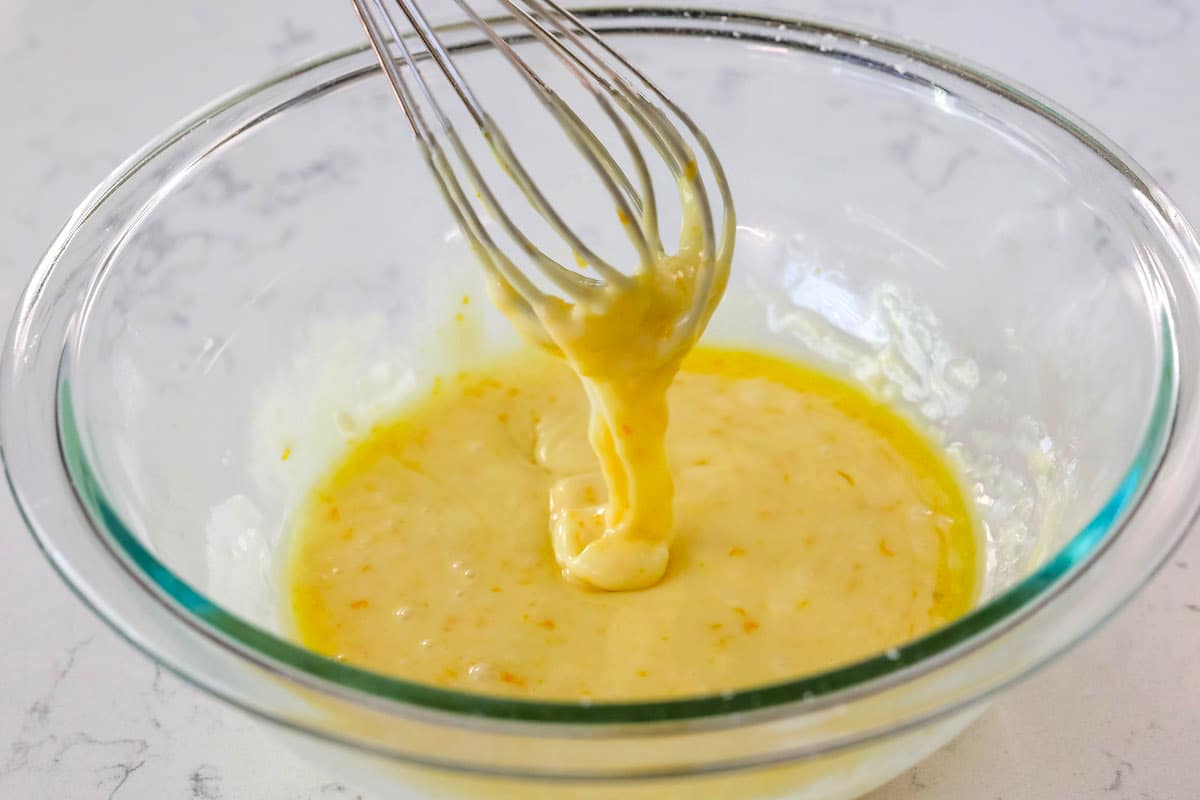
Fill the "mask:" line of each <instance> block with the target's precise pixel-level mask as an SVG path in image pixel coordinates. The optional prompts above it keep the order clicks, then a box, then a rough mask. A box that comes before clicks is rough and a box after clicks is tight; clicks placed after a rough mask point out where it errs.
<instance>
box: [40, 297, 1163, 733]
mask: <svg viewBox="0 0 1200 800" xmlns="http://www.w3.org/2000/svg"><path fill="white" fill-rule="evenodd" d="M1162 326H1163V331H1162V332H1163V335H1164V337H1165V341H1167V342H1168V343H1170V341H1171V340H1170V332H1171V331H1170V322H1169V320H1167V319H1165V318H1164V319H1163V321H1162ZM1163 351H1164V358H1163V363H1162V368H1161V370H1160V373H1159V384H1158V392H1157V394H1156V397H1155V402H1154V406H1153V412H1152V416H1151V419H1150V424H1149V426H1148V430H1147V432H1146V436H1145V437H1144V438H1143V440H1142V445H1141V447H1140V448H1139V450H1138V453H1137V455H1136V456H1135V458H1134V461H1133V464H1132V465H1131V466H1130V468H1129V470H1128V471H1127V472H1126V473H1125V477H1124V478H1123V479H1122V480H1121V482H1120V484H1118V485H1117V487H1116V489H1115V490H1114V492H1113V494H1112V495H1111V496H1110V497H1109V499H1108V501H1107V502H1106V503H1105V504H1104V506H1103V507H1102V508H1101V509H1100V510H1099V511H1098V512H1097V513H1096V515H1095V516H1094V517H1093V518H1092V519H1091V521H1090V522H1088V524H1087V525H1086V526H1084V527H1083V529H1082V530H1080V531H1079V533H1077V534H1076V535H1075V536H1074V537H1072V538H1071V540H1070V541H1069V542H1068V543H1067V544H1066V545H1064V546H1063V548H1062V549H1061V550H1060V551H1059V552H1058V554H1057V555H1055V556H1054V558H1052V559H1050V560H1049V561H1047V562H1046V563H1045V564H1043V565H1042V566H1041V567H1039V568H1038V570H1037V571H1036V572H1034V573H1033V574H1032V575H1030V576H1028V577H1026V578H1025V579H1023V580H1022V581H1021V582H1019V583H1017V584H1016V585H1014V586H1012V587H1010V588H1009V589H1007V590H1005V591H1004V592H1002V593H1001V594H999V595H997V596H996V597H994V598H992V599H991V600H989V601H988V602H987V603H985V604H984V605H982V606H979V607H978V608H975V609H973V610H972V611H970V612H968V613H967V614H966V615H964V616H962V617H960V618H958V619H957V620H954V621H953V622H951V623H949V624H948V625H946V626H945V627H942V628H940V629H938V630H936V631H933V632H932V633H929V634H926V635H925V636H922V637H920V638H918V639H914V640H912V641H910V642H907V643H905V644H904V645H902V646H900V647H898V648H896V649H895V650H894V652H893V653H892V656H891V657H888V656H886V655H883V654H881V655H878V656H874V657H871V658H868V659H864V660H862V661H859V662H855V663H853V664H850V665H847V666H844V667H840V668H837V669H833V670H829V671H826V672H821V673H817V674H814V675H809V676H806V677H804V678H800V679H798V680H794V681H788V682H785V683H778V684H771V685H768V686H762V687H756V688H751V689H745V690H741V691H738V692H734V693H732V694H725V695H709V696H704V697H697V698H685V699H680V700H661V701H648V702H641V703H594V704H591V705H583V704H579V703H566V702H539V701H528V700H509V699H504V698H499V697H489V696H485V695H476V694H468V693H465V692H456V691H452V690H447V689H439V688H436V687H433V686H429V685H426V684H419V683H413V682H410V681H405V680H403V679H399V678H392V677H388V676H385V675H382V674H380V673H376V672H372V671H369V670H365V669H360V668H357V667H354V666H350V665H347V664H344V663H341V662H338V661H335V660H333V659H330V658H326V657H324V656H321V655H319V654H317V653H315V652H314V651H312V650H308V649H307V648H304V647H301V646H299V645H296V644H293V643H292V642H289V641H287V640H286V639H283V638H280V637H279V636H276V635H274V634H272V633H269V632H267V631H265V630H263V629H261V628H259V627H257V626H255V625H252V624H250V623H248V622H246V621H244V620H242V619H240V618H239V617H237V616H236V615H234V614H232V613H230V612H229V611H226V610H225V609H224V608H222V607H221V606H219V605H217V604H216V603H213V602H212V601H211V600H209V599H208V598H207V597H205V596H204V595H203V594H202V593H200V592H199V591H197V590H196V589H194V588H193V587H192V586H191V585H190V584H188V583H187V582H185V581H183V580H182V579H181V578H179V576H177V575H176V574H175V573H174V572H172V571H171V570H170V569H169V568H167V567H166V566H165V565H164V564H163V563H162V562H161V561H159V560H158V558H157V557H156V556H155V555H154V554H153V553H151V552H150V551H149V550H148V549H147V548H146V547H145V546H144V545H143V544H142V543H141V542H140V541H139V540H138V538H137V537H136V536H135V535H134V534H133V533H132V532H131V531H130V529H129V528H128V527H127V526H126V525H125V523H124V522H123V521H122V520H121V518H120V516H119V515H118V514H117V513H116V511H115V510H114V509H113V508H112V507H111V506H110V505H109V503H108V501H107V500H106V499H105V497H104V493H103V492H102V490H101V489H100V483H99V481H98V479H97V477H96V475H95V473H94V472H93V471H92V468H91V466H90V465H89V464H88V461H87V458H86V455H85V451H84V448H83V446H82V442H81V438H80V433H79V429H78V426H77V424H76V421H75V416H74V411H73V409H72V404H71V390H70V385H69V381H67V380H66V379H65V378H63V379H62V380H61V383H60V387H59V407H58V412H59V414H58V418H59V431H60V445H61V448H62V456H63V459H64V461H65V464H66V466H67V470H68V473H69V474H70V476H71V479H72V483H73V484H74V488H75V490H76V492H77V495H78V497H79V498H80V501H81V502H82V504H83V505H84V507H85V509H86V511H87V513H88V515H89V516H90V517H91V519H92V521H93V523H94V524H96V525H98V526H99V527H100V529H101V530H103V531H104V532H106V533H107V534H108V535H109V536H110V537H111V538H112V540H113V541H114V542H115V543H116V544H117V546H118V547H119V549H120V551H121V553H123V554H124V557H126V558H128V559H129V560H130V561H132V562H133V567H134V568H135V569H137V570H138V571H140V572H141V573H142V574H144V575H147V576H149V577H150V579H151V580H152V581H153V583H154V584H155V586H156V587H157V588H158V589H160V590H161V591H162V592H164V593H165V594H166V595H167V596H168V597H169V598H170V599H171V601H173V602H175V603H178V604H179V605H180V606H181V607H182V608H183V609H184V610H185V611H186V612H187V613H190V614H192V615H194V616H195V617H196V618H197V619H199V620H203V621H204V622H206V623H207V624H209V625H211V626H212V627H213V628H215V629H216V630H217V631H219V632H220V633H221V634H223V635H224V636H226V637H228V638H229V639H232V640H233V641H235V642H237V643H240V644H241V645H244V646H246V647H249V648H251V649H253V650H255V651H257V652H259V653H261V654H263V655H266V656H268V657H270V658H273V659H276V660H278V661H279V662H281V663H283V664H286V665H287V666H289V667H292V668H294V669H297V670H300V671H301V672H303V673H307V674H308V675H311V676H315V677H318V678H322V679H325V680H330V681H333V682H335V683H338V684H340V685H342V686H345V687H348V688H351V689H354V690H357V691H361V692H366V693H369V694H372V695H375V696H377V697H381V698H385V699H388V700H395V701H400V702H404V703H411V704H414V705H419V706H424V707H427V708H431V709H436V710H439V711H448V712H453V713H457V714H468V715H473V716H481V717H490V718H497V719H506V720H519V721H524V722H549V723H567V724H588V723H592V724H597V723H601V724H603V723H608V724H612V723H638V722H665V721H680V720H687V719H694V718H700V717H709V716H714V715H722V714H729V713H734V712H741V711H752V710H755V709H761V708H766V707H770V706H777V705H782V704H785V703H794V702H803V701H810V700H816V699H817V698H820V697H822V696H824V695H828V694H831V693H833V692H837V691H840V690H843V689H848V688H850V687H853V686H856V685H858V684H861V683H864V682H866V681H869V680H872V679H875V678H880V677H883V676H886V675H889V674H891V673H895V672H897V671H899V670H901V669H903V668H905V667H907V666H910V665H912V664H915V663H916V662H918V661H925V660H926V659H928V658H930V657H932V656H937V655H940V654H944V653H945V652H946V651H948V650H950V649H951V648H953V647H955V646H957V645H959V644H962V643H964V642H965V641H967V640H968V639H970V638H971V637H973V636H974V635H975V634H976V633H979V632H981V631H984V630H987V629H989V628H991V627H993V626H994V625H995V624H996V623H999V622H1002V621H1005V620H1008V619H1010V618H1011V617H1012V616H1013V615H1014V614H1015V613H1016V612H1018V611H1021V610H1024V609H1027V608H1029V607H1030V606H1031V603H1032V601H1034V600H1037V599H1039V598H1042V597H1043V596H1044V594H1045V590H1046V589H1048V588H1049V587H1051V586H1052V585H1054V584H1055V583H1056V582H1057V581H1058V580H1059V579H1060V578H1062V577H1063V576H1064V575H1066V574H1067V573H1069V572H1070V571H1072V570H1073V569H1076V568H1081V567H1083V566H1084V565H1085V564H1086V562H1087V561H1088V560H1089V559H1090V558H1091V557H1094V556H1095V555H1097V554H1098V553H1099V552H1100V549H1101V548H1100V545H1101V544H1102V543H1104V542H1105V541H1106V540H1107V539H1108V538H1109V537H1108V534H1109V533H1110V532H1113V531H1114V530H1116V529H1117V527H1118V524H1119V523H1120V522H1121V521H1122V519H1123V518H1124V516H1125V515H1126V513H1127V512H1128V511H1129V510H1131V508H1132V507H1133V505H1134V504H1135V502H1136V500H1137V499H1138V498H1140V496H1141V495H1142V493H1143V492H1144V491H1145V488H1146V486H1147V485H1148V483H1149V479H1150V477H1151V476H1153V474H1154V468H1155V466H1156V464H1157V461H1158V457H1159V455H1160V453H1161V452H1162V449H1163V446H1164V445H1165V443H1166V440H1167V438H1168V434H1169V432H1170V429H1171V423H1172V420H1173V413H1172V412H1173V409H1174V400H1175V387H1176V377H1177V376H1176V373H1175V357H1174V348H1173V347H1171V346H1167V347H1164V348H1163ZM121 553H117V555H118V556H120V555H121Z"/></svg>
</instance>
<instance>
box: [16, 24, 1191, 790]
mask: <svg viewBox="0 0 1200 800" xmlns="http://www.w3.org/2000/svg"><path fill="white" fill-rule="evenodd" d="M754 5H755V6H757V7H760V8H765V9H771V10H776V11H781V12H786V13H794V14H798V15H804V14H811V15H819V16H822V17H826V18H830V19H835V20H841V21H846V22H850V23H858V24H860V25H864V26H869V27H873V28H876V29H881V30H885V31H890V32H893V33H897V34H900V35H903V36H906V37H909V38H913V39H917V40H921V41H925V42H928V43H931V44H935V45H938V46H940V47H942V48H944V49H947V50H950V51H952V52H956V53H958V54H960V55H963V56H965V57H967V58H969V59H971V60H974V61H975V62H977V63H981V64H985V65H988V66H990V67H993V68H995V69H997V70H999V71H1001V72H1003V73H1006V74H1008V75H1010V76H1012V77H1014V78H1016V79H1017V80H1019V81H1022V82H1024V83H1026V84H1027V85H1030V86H1032V87H1034V88H1036V89H1038V90H1040V91H1041V92H1043V93H1045V94H1047V95H1049V96H1050V97H1053V98H1055V99H1056V100H1058V101H1059V102H1061V103H1062V104H1064V105H1065V106H1067V107H1068V108H1070V109H1072V110H1073V111H1075V112H1076V113H1078V114H1080V115H1081V116H1083V117H1084V118H1085V119H1087V120H1089V121H1090V122H1092V123H1093V124H1094V125H1096V126H1097V127H1099V128H1100V129H1101V130H1103V131H1105V132H1106V133H1107V134H1108V135H1109V136H1111V137H1112V138H1113V139H1114V140H1115V141H1116V142H1117V143H1118V144H1120V145H1121V146H1122V147H1124V148H1125V149H1126V150H1128V151H1129V152H1130V153H1132V155H1133V157H1134V158H1135V159H1137V160H1139V161H1140V162H1141V163H1142V164H1143V165H1144V166H1145V167H1146V168H1148V169H1149V170H1150V172H1151V173H1153V174H1154V175H1156V176H1157V177H1158V178H1159V179H1160V180H1161V181H1162V182H1163V183H1164V184H1165V185H1166V187H1167V189H1168V191H1170V192H1172V194H1173V196H1174V198H1175V200H1176V201H1177V202H1178V204H1179V205H1180V207H1181V208H1182V210H1183V212H1184V214H1185V215H1187V216H1188V217H1189V218H1190V219H1191V220H1192V221H1193V222H1194V223H1200V147H1197V142H1198V141H1200V102H1198V101H1197V96H1196V88H1195V80H1196V78H1197V76H1200V0H1154V1H1153V2H1146V3H1141V2H1138V3H1134V2H1129V1H1128V0H1125V2H1122V0H1020V1H1019V2H1008V3H986V4H985V3H983V2H960V0H905V2H894V3H888V2H883V0H756V2H755V4H754ZM235 7H236V9H237V10H235ZM358 39H359V30H358V27H357V23H356V21H355V19H354V16H353V13H352V11H351V9H350V6H349V4H348V3H344V2H324V3H320V2H316V1H315V0H292V1H291V2H283V0H258V2H255V3H238V4H235V3H220V2H216V3H214V2H205V1H204V0H171V2H166V3H155V2H149V0H117V1H116V2H107V3H96V2H87V1H85V2H79V1H78V0H75V1H74V2H68V0H7V2H5V3H3V4H0V99H2V100H3V110H2V111H0V176H3V177H2V178H0V187H3V190H2V191H0V243H3V244H2V248H0V253H2V257H0V322H3V323H4V324H5V325H7V320H8V316H9V314H10V313H11V310H12V307H13V305H14V303H15V301H16V298H17V296H18V293H19V291H20V289H21V288H22V286H23V284H24V283H25V280H26V278H27V276H28V274H29V272H30V271H31V269H32V268H33V265H34V263H35V262H36V260H37V259H38V257H39V256H40V255H41V253H42V250H43V249H44V248H45V247H46V246H47V245H48V244H49V242H50V240H51V238H52V237H53V235H54V233H55V232H56V231H57V229H58V227H59V226H60V225H61V224H62V223H63V222H64V221H65V220H66V218H67V216H68V214H69V213H70V212H71V210H72V208H73V207H74V205H75V204H76V203H77V202H78V201H79V200H80V198H82V197H83V196H84V194H85V193H86V192H87V191H88V190H90V189H91V187H92V186H93V185H94V184H95V183H97V182H98V181H99V180H100V179H101V178H103V177H104V175H105V174H106V173H107V172H108V171H109V170H110V169H111V168H112V167H113V166H115V165H116V164H117V163H118V162H119V161H120V160H122V159H123V157H124V156H125V155H126V154H128V153H129V152H130V151H132V150H133V149H134V148H136V147H137V146H139V145H140V144H141V143H142V142H143V141H145V140H146V139H148V138H149V137H150V136H151V135H153V134H155V133H156V132H158V131H159V130H161V129H162V128H164V127H165V126H166V125H168V124H170V123H171V122H173V121H174V120H175V119H177V118H179V117H181V116H182V115H183V114H185V113H186V112H188V111H189V110H190V109H192V108H194V107H196V106H197V105H199V104H200V103H202V102H205V101H207V100H209V99H210V98H211V97H213V96H215V95H217V94H219V93H222V92H224V91H226V90H227V89H229V88H231V87H233V86H234V85H237V84H239V83H241V82H244V81H246V80H248V79H254V78H257V77H260V76H262V75H263V74H265V73H267V72H269V71H271V70H274V69H276V68H279V67H282V66H285V65H288V64H290V63H292V62H295V61H298V60H301V59H304V58H306V57H309V56H311V55H315V54H318V53H320V52H322V51H324V50H327V49H330V48H332V47H335V46H341V45H343V44H347V43H351V42H355V41H357V40H358ZM0 558H2V561H3V564H4V568H5V573H6V580H5V581H3V582H0V608H3V609H4V614H3V617H2V618H0V641H3V646H2V647H0V797H2V798H5V799H6V800H7V799H9V798H12V800H25V799H26V798H28V799H29V800H34V799H36V800H43V799H44V800H59V799H60V798H63V799H67V800H91V798H97V799H99V800H105V799H107V800H112V799H113V798H117V799H119V800H134V798H153V800H171V799H173V798H181V799H182V800H217V799H218V798H221V799H227V800H242V799H243V798H245V799H247V800H352V798H361V800H380V798H377V797H375V796H371V797H370V798H368V797H365V796H364V795H361V794H359V793H358V792H356V791H355V789H354V788H353V787H350V786H343V785H341V784H339V783H336V782H333V781H332V780H331V779H330V778H329V777H327V776H325V775H322V774H321V773H320V772H317V771H315V770H314V769H313V768H312V767H310V766H309V765H307V764H304V763H301V762H299V761H298V760H296V759H295V758H294V757H292V756H291V755H290V754H289V753H288V752H285V751H284V750H283V749H281V748H280V747H278V746H277V745H275V744H274V743H273V741H272V740H271V739H270V738H269V737H268V736H266V735H264V732H263V731H262V730H261V729H260V728H258V727H256V726H255V725H253V724H252V723H251V722H250V720H248V719H247V718H245V717H244V716H242V715H241V714H240V713H238V712H235V711H233V710H232V709H229V708H226V707H225V706H223V705H221V704H219V703H217V702H216V701H214V700H211V699H209V698H207V697H205V696H202V695H201V694H199V693H198V692H197V691H195V690H193V689H191V688H189V687H186V686H184V685H182V684H180V683H179V682H178V681H177V680H175V679H173V678H172V677H170V676H169V675H166V674H164V673H162V672H161V671H160V670H158V669H156V667H155V665H153V664H152V663H150V662H149V661H147V660H146V659H145V658H144V657H142V656H141V655H139V654H138V653H135V652H134V651H133V650H132V649H130V647H128V646H127V645H126V644H124V643H123V642H121V641H120V640H118V638H117V637H116V636H115V634H113V633H112V632H110V631H109V630H108V629H107V628H106V627H105V626H104V625H103V624H102V623H101V622H99V621H98V620H97V619H95V618H94V617H93V616H92V615H91V614H90V613H89V612H88V611H87V610H85V609H84V608H83V606H82V605H81V604H80V603H79V602H78V601H77V600H76V599H75V598H74V597H73V596H72V595H71V593H70V592H69V591H68V590H67V589H66V587H65V586H63V585H62V584H61V583H60V582H59V580H58V579H57V577H56V576H55V575H54V573H53V572H52V571H51V569H50V568H49V566H48V565H47V564H46V563H45V562H44V560H43V559H42V557H41V555H40V554H39V553H38V551H37V549H36V547H35V546H34V543H33V541H32V539H31V538H30V537H29V536H28V535H27V534H26V532H25V530H24V526H23V525H22V523H21V521H20V518H19V517H18V515H17V513H16V511H15V509H14V508H13V505H12V502H11V500H10V499H9V497H8V495H7V493H3V495H2V496H0ZM1197 576H1200V536H1196V535H1193V536H1191V538H1190V539H1189V540H1188V541H1186V542H1185V543H1184V545H1183V546H1182V547H1181V548H1180V550H1179V551H1178V552H1177V553H1176V554H1175V555H1174V557H1173V558H1172V559H1171V560H1170V562H1169V563H1168V564H1167V566H1166V567H1165V568H1164V569H1163V571H1162V572H1161V573H1160V574H1159V576H1158V577H1157V578H1156V579H1155V580H1154V581H1153V582H1152V583H1151V585H1150V586H1149V587H1148V588H1147V589H1146V590H1145V591H1143V592H1142V593H1141V594H1140V595H1139V596H1138V597H1137V598H1136V599H1135V600H1134V601H1133V602H1132V603H1131V604H1130V606H1129V607H1128V608H1126V609H1125V610H1124V611H1123V612H1122V613H1121V614H1120V615H1119V616H1118V617H1117V618H1116V619H1115V620H1113V621H1112V622H1111V623H1109V624H1108V625H1107V626H1106V627H1105V628H1104V629H1103V630H1102V631H1100V632H1099V633H1097V634H1096V635H1095V636H1093V637H1092V638H1091V639H1090V640H1089V641H1088V642H1086V643H1085V644H1084V645H1082V646H1080V647H1079V648H1077V649H1076V650H1075V651H1073V652H1072V653H1070V654H1069V655H1067V656H1066V657H1064V658H1062V659H1061V660H1060V661H1058V662H1057V663H1056V664H1054V665H1053V666H1052V667H1050V668H1048V669H1046V670H1044V671H1043V672H1042V673H1041V674H1039V675H1037V676H1036V677H1034V678H1032V679H1031V680H1029V681H1027V682H1026V683H1024V684H1023V685H1021V686H1020V687H1019V688H1017V689H1015V690H1013V691H1011V692H1010V693H1008V694H1006V695H1005V696H1004V697H1003V698H1002V699H1001V700H1000V701H999V702H998V703H997V704H996V705H995V707H994V708H993V709H992V710H991V711H990V712H989V713H988V714H987V715H985V716H984V718H983V719H982V720H981V721H980V722H978V723H977V724H976V725H975V726H974V727H972V728H971V729H970V730H969V731H968V732H967V733H966V734H965V735H964V736H962V737H961V738H960V739H959V740H958V741H957V742H956V743H954V744H953V745H951V746H950V747H947V748H946V749H945V750H944V751H942V752H941V753H938V754H937V755H935V756H934V757H933V758H931V759H930V760H928V761H927V762H925V763H924V764H922V765H920V766H919V767H917V768H916V769H914V770H913V771H911V772H910V773H909V774H907V775H904V776H902V777H901V778H899V779H898V780H896V781H895V782H893V783H892V784H891V785H889V786H888V787H886V788H884V789H882V790H880V791H879V792H877V793H875V794H873V795H872V796H871V798H870V800H917V799H919V800H967V799H970V800H1076V799H1078V798H1083V799H1086V798H1112V799H1113V800H1194V798H1197V797H1200V770H1198V769H1197V764H1198V763H1200V762H1198V759H1200V581H1198V580H1197Z"/></svg>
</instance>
